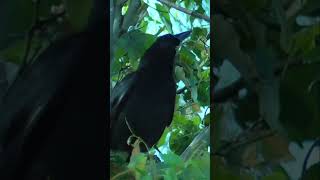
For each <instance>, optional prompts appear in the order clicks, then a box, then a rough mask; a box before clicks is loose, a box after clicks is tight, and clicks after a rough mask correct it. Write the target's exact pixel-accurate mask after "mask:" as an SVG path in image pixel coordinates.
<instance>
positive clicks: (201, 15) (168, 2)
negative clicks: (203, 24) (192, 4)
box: [158, 0, 210, 22]
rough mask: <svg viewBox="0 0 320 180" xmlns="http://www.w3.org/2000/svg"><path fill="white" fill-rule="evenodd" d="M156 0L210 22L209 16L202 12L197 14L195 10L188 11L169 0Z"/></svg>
mask: <svg viewBox="0 0 320 180" xmlns="http://www.w3.org/2000/svg"><path fill="white" fill-rule="evenodd" d="M158 1H159V2H161V3H162V4H165V5H167V6H169V7H172V8H174V9H176V10H178V11H181V12H183V13H186V14H188V15H190V16H194V17H196V18H199V19H203V20H205V21H207V22H210V17H208V16H205V15H203V14H199V13H197V12H193V11H190V10H188V9H185V8H183V7H180V6H177V5H176V4H174V3H172V2H170V1H167V0H158Z"/></svg>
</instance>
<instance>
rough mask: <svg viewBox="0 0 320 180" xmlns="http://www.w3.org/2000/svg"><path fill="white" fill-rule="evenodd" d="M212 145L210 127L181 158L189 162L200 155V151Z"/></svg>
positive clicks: (200, 134)
mask: <svg viewBox="0 0 320 180" xmlns="http://www.w3.org/2000/svg"><path fill="white" fill-rule="evenodd" d="M209 144H210V126H208V127H205V128H204V129H203V130H202V131H201V132H200V133H199V134H198V135H197V136H196V137H195V138H194V139H193V141H192V142H191V144H190V145H189V146H188V147H187V148H186V150H185V151H184V152H183V153H182V154H181V158H182V159H183V160H184V161H187V160H189V159H191V158H193V157H194V156H196V155H199V151H202V150H203V148H206V146H208V145H209Z"/></svg>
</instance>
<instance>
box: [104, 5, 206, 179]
mask: <svg viewBox="0 0 320 180" xmlns="http://www.w3.org/2000/svg"><path fill="white" fill-rule="evenodd" d="M110 7H111V9H110V10H111V11H110V13H111V14H110V20H111V21H110V23H111V24H110V27H111V34H110V38H111V39H110V50H111V57H110V58H111V69H110V73H111V74H110V78H111V81H110V82H111V84H110V89H112V87H114V85H115V84H116V83H117V82H119V81H120V80H121V79H122V78H123V77H125V75H126V74H128V73H130V72H132V71H135V70H136V69H137V67H138V64H139V60H140V59H139V58H140V57H141V56H142V55H143V54H144V52H145V51H146V50H147V49H148V48H149V47H150V46H151V44H152V43H153V42H154V41H155V39H156V38H157V37H158V36H161V35H164V34H168V33H171V34H178V33H180V32H184V31H187V30H192V34H191V37H190V38H188V39H187V40H186V41H184V42H183V43H182V45H181V47H179V49H178V53H177V54H178V55H177V59H176V68H175V79H176V82H177V96H176V107H175V113H174V117H173V122H172V124H171V125H170V126H169V127H168V128H166V129H165V131H164V133H163V135H162V137H161V139H160V140H159V142H158V144H157V147H159V150H160V151H161V153H158V152H157V151H156V150H155V149H151V150H150V152H149V153H140V152H134V153H133V154H132V156H131V161H130V163H129V164H128V165H127V164H125V163H124V161H125V158H121V156H119V155H118V154H113V153H112V154H111V166H110V172H111V175H110V176H111V177H110V178H111V179H126V178H130V177H131V178H133V177H135V178H136V179H159V178H160V179H161V178H164V179H199V178H200V179H209V177H210V176H209V168H210V158H209V134H210V130H209V126H210V109H209V104H210V93H209V92H210V90H209V88H210V82H209V81H210V36H209V34H210V25H209V13H210V11H209V7H210V4H209V0H186V1H185V0H184V1H180V0H175V1H162V0H159V1H155V0H144V1H142V0H123V1H120V0H119V1H110ZM176 7H178V8H182V9H183V10H185V11H186V12H187V13H186V12H182V11H181V10H177V8H176ZM188 13H190V14H191V13H192V14H196V15H191V16H190V14H188ZM155 103H156V102H155ZM192 142H193V143H192ZM154 154H156V155H157V156H158V157H159V158H160V162H159V161H155V160H154V159H153V158H152V157H151V158H149V155H154Z"/></svg>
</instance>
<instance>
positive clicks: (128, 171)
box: [111, 169, 132, 180]
mask: <svg viewBox="0 0 320 180" xmlns="http://www.w3.org/2000/svg"><path fill="white" fill-rule="evenodd" d="M129 173H132V170H131V169H127V170H125V171H122V172H120V173H118V174H116V175H115V176H113V177H112V178H111V180H115V179H117V178H119V177H121V176H123V175H126V174H129Z"/></svg>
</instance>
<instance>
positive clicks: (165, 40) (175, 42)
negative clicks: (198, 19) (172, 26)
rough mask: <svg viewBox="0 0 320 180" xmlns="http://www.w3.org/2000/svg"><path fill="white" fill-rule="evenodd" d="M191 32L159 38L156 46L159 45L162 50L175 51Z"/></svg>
mask: <svg viewBox="0 0 320 180" xmlns="http://www.w3.org/2000/svg"><path fill="white" fill-rule="evenodd" d="M190 34H191V31H186V32H182V33H179V34H176V35H172V34H166V35H163V36H160V37H158V39H157V40H156V42H155V44H158V45H159V46H160V48H161V49H175V47H177V46H179V44H180V43H181V42H182V41H183V40H184V39H186V38H187V37H189V36H190Z"/></svg>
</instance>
